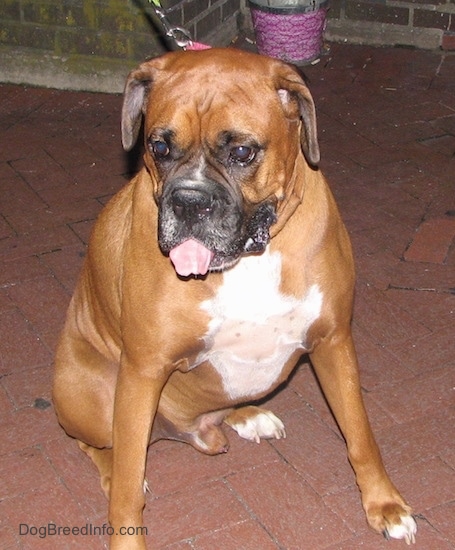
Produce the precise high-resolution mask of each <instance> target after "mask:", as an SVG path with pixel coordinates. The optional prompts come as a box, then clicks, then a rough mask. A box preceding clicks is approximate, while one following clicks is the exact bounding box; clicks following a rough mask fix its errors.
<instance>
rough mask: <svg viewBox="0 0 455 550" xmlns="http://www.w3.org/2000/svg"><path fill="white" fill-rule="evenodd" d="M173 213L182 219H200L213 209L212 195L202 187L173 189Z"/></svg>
mask: <svg viewBox="0 0 455 550" xmlns="http://www.w3.org/2000/svg"><path fill="white" fill-rule="evenodd" d="M171 204H172V209H173V211H174V214H175V215H176V216H177V218H180V219H182V220H187V221H191V220H196V219H198V220H200V219H203V218H205V217H207V216H208V215H209V214H210V213H211V212H212V210H213V197H212V196H211V195H210V194H209V193H207V192H206V191H204V190H202V189H188V188H180V189H175V190H174V191H173V192H172V195H171Z"/></svg>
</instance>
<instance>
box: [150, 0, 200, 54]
mask: <svg viewBox="0 0 455 550" xmlns="http://www.w3.org/2000/svg"><path fill="white" fill-rule="evenodd" d="M151 7H152V9H153V11H154V13H155V14H156V16H157V17H158V19H159V20H160V23H161V25H162V27H163V30H164V33H165V35H166V37H168V38H170V39H171V40H172V41H173V42H174V43H175V45H176V46H178V47H179V48H182V49H186V48H187V47H188V46H190V45H191V44H192V42H193V41H192V38H191V34H190V33H189V31H187V30H186V29H184V28H183V27H178V26H175V25H171V23H170V21H169V19H168V18H167V17H166V12H165V11H164V10H163V8H161V7H160V6H157V5H156V4H151Z"/></svg>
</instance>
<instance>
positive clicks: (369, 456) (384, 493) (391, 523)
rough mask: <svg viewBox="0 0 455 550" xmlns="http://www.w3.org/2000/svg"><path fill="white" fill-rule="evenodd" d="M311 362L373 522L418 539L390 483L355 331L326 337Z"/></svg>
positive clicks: (408, 512) (381, 529)
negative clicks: (366, 399)
mask: <svg viewBox="0 0 455 550" xmlns="http://www.w3.org/2000/svg"><path fill="white" fill-rule="evenodd" d="M311 361H312V363H313V366H314V368H315V370H316V373H317V376H318V378H319V382H320V384H321V386H322V389H323V391H324V393H325V396H326V398H327V401H328V402H329V405H330V407H331V409H332V411H333V413H334V415H335V418H336V420H337V422H338V425H339V426H340V429H341V431H342V433H343V435H344V438H345V440H346V444H347V448H348V457H349V461H350V463H351V465H352V467H353V469H354V471H355V475H356V480H357V484H358V486H359V488H360V491H361V494H362V503H363V507H364V510H365V513H366V516H367V520H368V523H369V524H370V526H371V527H372V528H373V529H375V530H376V531H378V532H380V533H381V532H382V533H383V534H384V535H385V536H386V537H389V536H390V537H392V538H398V539H405V540H406V542H407V543H408V544H409V543H410V542H414V538H415V532H416V524H415V521H414V519H413V518H412V516H411V509H410V507H409V506H408V505H407V504H406V503H405V501H404V500H403V498H402V497H401V495H400V493H399V492H398V491H397V489H396V488H395V487H394V485H393V484H392V482H391V481H390V479H389V477H388V475H387V473H386V471H385V468H384V465H383V462H382V459H381V455H380V452H379V449H378V446H377V444H376V442H375V439H374V436H373V433H372V431H371V428H370V424H369V421H368V418H367V414H366V411H365V406H364V404H363V399H362V395H361V390H360V381H359V373H358V365H357V357H356V352H355V349H354V345H353V342H352V337H351V334H350V332H347V333H344V334H337V335H335V336H332V337H331V338H328V339H326V340H322V341H321V342H320V343H319V345H318V346H317V347H316V348H315V349H314V351H313V353H312V354H311Z"/></svg>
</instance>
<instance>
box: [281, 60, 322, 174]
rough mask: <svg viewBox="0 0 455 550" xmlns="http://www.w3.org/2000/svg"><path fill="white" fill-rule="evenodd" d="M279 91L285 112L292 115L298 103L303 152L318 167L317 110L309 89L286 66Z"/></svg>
mask: <svg viewBox="0 0 455 550" xmlns="http://www.w3.org/2000/svg"><path fill="white" fill-rule="evenodd" d="M277 90H278V95H279V97H280V100H281V103H282V104H283V107H284V109H285V111H287V112H289V113H292V106H293V105H295V104H296V103H297V106H298V116H299V117H300V119H301V121H302V123H303V128H302V131H301V134H300V142H301V146H302V151H303V153H304V155H305V157H306V159H307V161H308V162H309V163H310V164H312V165H313V166H317V164H318V163H319V160H320V158H321V155H320V152H319V143H318V133H317V127H316V109H315V106H314V101H313V98H312V96H311V93H310V91H309V89H308V88H307V86H306V84H305V83H304V81H303V80H302V79H301V77H300V75H299V74H298V73H297V71H295V70H294V69H293V68H292V67H291V66H286V68H285V71H282V72H281V74H280V75H279V77H278V80H277Z"/></svg>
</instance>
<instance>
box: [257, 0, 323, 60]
mask: <svg viewBox="0 0 455 550" xmlns="http://www.w3.org/2000/svg"><path fill="white" fill-rule="evenodd" d="M262 1H264V0H249V6H250V9H251V17H252V20H253V27H254V31H255V34H256V44H257V47H258V51H259V53H262V54H264V55H268V56H271V57H276V58H278V59H282V60H283V61H288V62H291V63H295V64H297V65H303V64H305V63H310V62H311V61H314V60H315V59H317V58H318V57H319V55H320V53H321V49H322V43H323V33H324V30H325V24H326V14H327V2H326V1H324V2H319V3H317V0H316V1H315V0H310V1H311V3H310V4H308V0H302V1H304V2H305V1H306V5H299V4H292V5H289V4H286V5H283V6H282V7H277V6H276V5H275V6H270V5H263V4H261V3H259V2H262ZM266 1H267V0H266ZM256 2H258V3H256Z"/></svg>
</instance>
